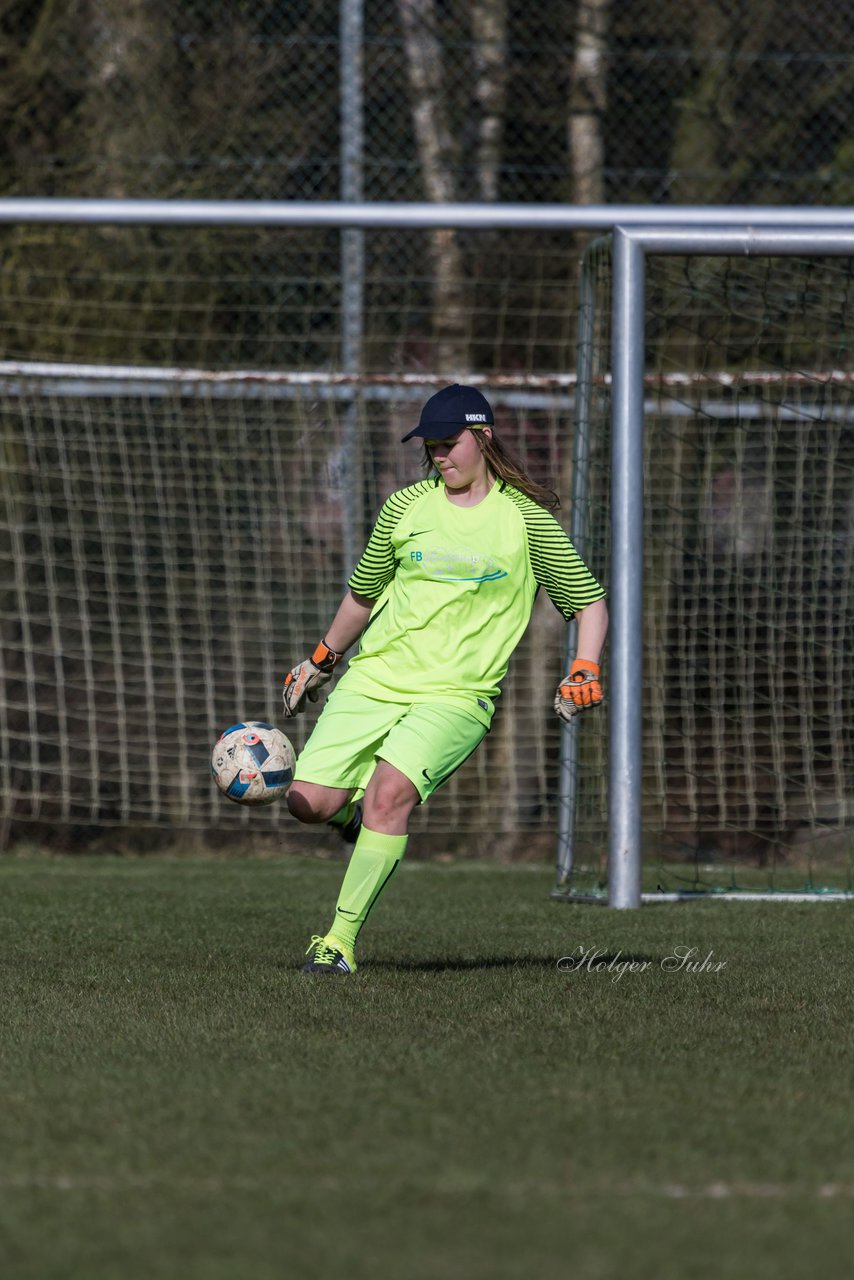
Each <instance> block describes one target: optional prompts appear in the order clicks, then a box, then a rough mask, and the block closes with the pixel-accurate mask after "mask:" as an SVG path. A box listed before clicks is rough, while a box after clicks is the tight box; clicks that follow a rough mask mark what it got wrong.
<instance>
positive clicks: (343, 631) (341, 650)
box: [282, 590, 375, 716]
mask: <svg viewBox="0 0 854 1280" xmlns="http://www.w3.org/2000/svg"><path fill="white" fill-rule="evenodd" d="M374 603H375V602H374V601H373V600H370V599H368V597H367V596H362V595H358V594H357V593H356V592H355V591H352V590H351V591H348V592H347V594H346V595H345V597H344V599H343V600H342V601H341V603H340V605H339V606H338V612H337V613H336V614H335V617H334V618H333V619H332V622H331V624H330V626H329V628H328V629H327V632H326V635H325V636H324V637H323V639H322V640H321V641H320V643H319V644H318V645H317V647H316V649H315V650H314V653H313V654H312V655H311V657H310V658H306V659H304V661H303V662H300V663H299V664H298V665H297V666H296V667H294V669H293V670H292V671H289V672H288V674H287V675H286V676H285V684H284V688H283V690H282V702H283V703H284V708H285V715H286V716H295V715H297V714H298V713H299V712H300V711H302V709H303V707H304V706H305V700H306V698H308V700H309V702H316V701H317V699H318V698H319V696H320V690H321V689H322V688H323V686H324V685H325V684H327V683H328V681H330V680H331V679H332V673H333V671H334V670H335V667H336V665H337V663H338V662H340V660H341V659H342V658H343V656H344V654H345V653H346V652H347V650H348V649H349V648H350V646H351V645H353V644H355V643H356V641H357V640H358V639H359V636H360V635H361V634H362V632H363V631H364V629H365V627H366V626H367V625H368V621H369V619H370V616H371V611H372V610H373V607H374Z"/></svg>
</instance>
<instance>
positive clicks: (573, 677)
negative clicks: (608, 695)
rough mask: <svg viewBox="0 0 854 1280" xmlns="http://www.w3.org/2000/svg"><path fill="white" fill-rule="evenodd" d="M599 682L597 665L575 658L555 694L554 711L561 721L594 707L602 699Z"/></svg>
mask: <svg viewBox="0 0 854 1280" xmlns="http://www.w3.org/2000/svg"><path fill="white" fill-rule="evenodd" d="M604 696H605V695H604V693H603V692H602V685H601V684H600V682H599V664H598V662H591V661H590V660H589V658H576V659H575V662H573V664H572V666H571V667H570V669H569V675H568V676H566V678H565V679H563V680H561V682H560V684H559V685H558V689H557V693H556V694H555V711H556V712H557V714H558V715H559V716H560V718H561V720H571V719H572V717H573V716H577V715H578V713H579V712H580V711H587V709H588V708H589V707H596V706H598V705H599V703H600V702H601V701H602V699H603V698H604Z"/></svg>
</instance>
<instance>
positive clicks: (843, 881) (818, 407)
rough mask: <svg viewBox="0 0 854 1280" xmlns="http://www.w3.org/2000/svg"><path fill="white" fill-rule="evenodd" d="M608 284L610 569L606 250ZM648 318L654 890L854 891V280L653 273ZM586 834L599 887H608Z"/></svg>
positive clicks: (825, 275) (796, 268)
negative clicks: (808, 888)
mask: <svg viewBox="0 0 854 1280" xmlns="http://www.w3.org/2000/svg"><path fill="white" fill-rule="evenodd" d="M588 270H589V271H590V272H591V278H596V279H597V280H598V290H597V303H596V312H595V318H594V320H593V322H592V323H591V325H590V339H591V342H592V343H593V347H594V360H593V367H592V378H591V384H592V385H591V397H590V403H591V415H590V422H589V427H588V429H589V434H590V439H591V442H592V444H591V448H592V456H591V463H590V483H589V490H588V500H589V510H590V521H591V541H592V543H593V545H594V546H595V548H596V550H595V552H594V558H596V559H599V558H602V556H603V553H604V549H605V548H606V547H607V544H608V537H609V524H608V503H609V478H610V465H609V448H608V445H609V439H610V435H609V422H610V385H609V378H608V373H609V369H610V363H611V356H610V337H609V324H608V317H609V304H610V273H609V261H608V251H607V247H605V246H602V247H598V248H596V249H595V250H593V251H592V252H591V256H590V259H589V261H588ZM646 316H647V322H646V332H647V350H646V369H645V413H644V418H645V450H646V452H645V477H644V485H645V494H646V498H645V557H644V561H645V567H644V583H645V585H644V611H645V637H644V650H645V655H646V656H645V687H644V753H643V762H644V772H643V815H644V848H645V867H644V889H645V890H652V891H655V890H657V889H663V890H676V891H680V890H691V889H700V890H701V889H704V888H709V887H711V888H718V889H723V888H729V887H737V886H742V887H748V886H756V885H763V884H767V885H769V886H774V887H778V888H783V887H787V886H788V887H796V886H797V887H800V886H803V885H810V886H814V887H816V888H819V887H821V886H824V885H828V886H832V887H834V888H842V889H851V888H852V868H854V682H852V655H854V373H852V367H851V358H850V344H851V338H852V333H854V271H852V263H851V261H850V260H848V259H840V258H833V259H818V258H816V259H812V258H810V259H803V260H798V259H792V258H779V257H777V258H774V257H768V258H744V257H741V258H738V259H734V258H709V257H706V258H703V257H699V256H697V257H685V258H674V257H664V256H658V257H656V256H654V255H651V256H650V257H649V258H648V260H647V299H646ZM602 763H603V764H604V761H603V762H602ZM597 776H598V772H597V770H595V769H593V770H591V772H590V777H591V778H592V779H595V778H596V777H597ZM603 776H604V774H603ZM594 785H595V784H594ZM603 788H604V784H603ZM604 802H605V796H604V794H600V795H599V796H598V797H590V798H589V799H588V801H587V803H588V804H591V805H592V806H593V808H594V810H595V808H596V806H597V804H603V803H604ZM585 821H586V819H585V813H584V811H583V810H582V811H581V812H580V814H579V826H578V831H577V841H578V848H579V856H578V858H577V861H576V870H575V880H576V883H577V884H578V885H579V886H580V885H583V883H584V882H585V878H587V881H588V883H592V884H601V883H602V882H604V878H605V867H604V862H603V858H602V855H601V853H599V852H598V851H594V855H593V856H592V857H591V856H589V852H590V850H591V847H593V848H594V850H595V846H591V842H590V841H588V840H586V839H585ZM594 830H595V824H594ZM746 868H753V869H754V870H753V871H750V870H746ZM757 869H758V870H757Z"/></svg>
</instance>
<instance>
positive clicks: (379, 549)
mask: <svg viewBox="0 0 854 1280" xmlns="http://www.w3.org/2000/svg"><path fill="white" fill-rule="evenodd" d="M435 487H436V481H435V480H419V481H418V482H417V483H416V484H411V485H408V486H407V487H406V488H405V489H398V490H397V491H396V493H393V494H392V495H391V497H390V498H387V499H386V501H385V502H384V503H383V505H382V508H381V510H380V513H379V515H378V516H377V522H376V524H375V525H374V527H373V531H372V532H371V536H370V538H369V539H368V544H367V546H366V547H365V550H364V551H363V552H362V558H361V560H360V561H359V563H358V564H357V565H356V568H355V569H354V570H353V573H352V575H351V577H350V580H349V582H348V584H347V585H348V586H349V588H350V590H351V591H355V592H356V594H357V595H360V596H365V597H366V598H367V599H368V600H378V599H379V597H380V596H381V595H382V593H383V592H384V591H385V589H386V587H387V586H388V584H389V583H390V582H391V580H392V578H393V577H394V575H395V573H396V571H397V560H396V558H395V553H394V543H393V542H392V540H391V535H392V533H393V532H394V530H395V529H396V528H397V525H398V523H399V522H400V520H401V518H402V516H403V515H404V513H405V512H406V510H407V509H408V508H409V507H410V506H411V505H412V503H413V502H415V500H416V499H417V498H420V497H421V496H422V495H423V494H425V493H427V492H428V491H429V490H430V489H434V488H435Z"/></svg>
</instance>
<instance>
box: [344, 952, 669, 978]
mask: <svg viewBox="0 0 854 1280" xmlns="http://www.w3.org/2000/svg"><path fill="white" fill-rule="evenodd" d="M661 959H662V957H661V956H645V955H643V956H642V955H627V954H626V953H625V952H624V951H615V952H613V953H611V952H605V953H602V954H599V953H598V952H597V953H595V954H593V953H590V954H588V956H587V957H586V958H585V957H583V956H577V955H571V956H563V957H562V956H557V955H549V956H474V957H473V956H465V957H463V956H460V957H456V958H450V959H446V960H369V961H366V962H365V968H366V969H368V968H370V969H371V970H375V969H382V970H388V971H397V972H404V973H472V972H477V971H478V970H481V969H519V970H543V971H545V970H556V971H557V972H558V973H575V972H576V971H578V970H580V969H589V970H590V971H591V972H595V971H596V970H598V969H608V968H609V967H610V966H616V965H618V964H619V965H623V964H648V965H651V964H659V963H660V962H661ZM561 962H563V963H562V964H561Z"/></svg>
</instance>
